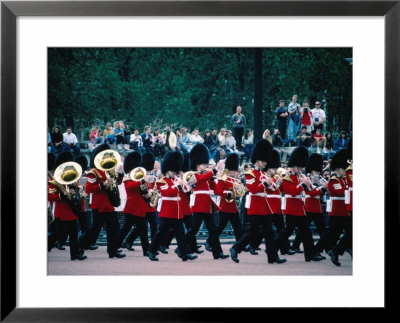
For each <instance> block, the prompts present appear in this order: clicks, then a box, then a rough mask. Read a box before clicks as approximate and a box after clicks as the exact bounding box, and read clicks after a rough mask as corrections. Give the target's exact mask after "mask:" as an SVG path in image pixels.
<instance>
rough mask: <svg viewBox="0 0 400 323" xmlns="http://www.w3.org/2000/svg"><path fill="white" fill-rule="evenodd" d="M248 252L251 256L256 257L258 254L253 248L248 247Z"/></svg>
mask: <svg viewBox="0 0 400 323" xmlns="http://www.w3.org/2000/svg"><path fill="white" fill-rule="evenodd" d="M249 252H250V253H251V254H252V255H258V252H257V251H256V250H255V249H254V248H253V247H250V248H249Z"/></svg>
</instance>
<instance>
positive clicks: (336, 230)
mask: <svg viewBox="0 0 400 323" xmlns="http://www.w3.org/2000/svg"><path fill="white" fill-rule="evenodd" d="M347 160H348V151H347V149H342V150H339V151H338V152H337V153H336V154H335V156H333V158H332V162H331V169H332V171H333V174H332V176H331V178H330V180H329V183H328V191H329V195H330V201H329V202H327V211H329V219H330V228H329V231H328V233H327V234H326V235H325V237H324V239H323V240H324V241H323V242H322V243H323V245H324V246H325V249H330V250H329V251H328V255H329V256H330V257H331V261H332V262H333V263H334V264H335V265H336V266H340V265H341V264H340V262H339V255H343V253H344V251H345V250H346V249H348V248H350V249H351V247H352V217H351V215H350V213H349V211H348V210H347V205H346V204H345V191H346V189H347V187H346V173H345V169H346V168H347V166H348V163H347ZM343 230H344V231H345V234H344V235H343V237H342V238H340V235H341V234H342V231H343Z"/></svg>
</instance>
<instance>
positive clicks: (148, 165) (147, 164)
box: [142, 153, 156, 172]
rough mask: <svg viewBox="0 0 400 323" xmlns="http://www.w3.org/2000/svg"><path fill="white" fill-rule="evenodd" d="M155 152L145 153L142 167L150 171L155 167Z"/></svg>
mask: <svg viewBox="0 0 400 323" xmlns="http://www.w3.org/2000/svg"><path fill="white" fill-rule="evenodd" d="M155 161H156V160H155V158H154V154H153V153H144V154H143V156H142V167H144V169H145V170H147V171H148V172H150V171H152V170H153V169H154V162H155Z"/></svg>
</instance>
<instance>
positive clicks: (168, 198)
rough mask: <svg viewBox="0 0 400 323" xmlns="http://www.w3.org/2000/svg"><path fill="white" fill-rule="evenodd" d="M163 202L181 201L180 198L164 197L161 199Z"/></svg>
mask: <svg viewBox="0 0 400 323" xmlns="http://www.w3.org/2000/svg"><path fill="white" fill-rule="evenodd" d="M161 199H162V200H163V201H180V200H181V198H180V197H162V198H161Z"/></svg>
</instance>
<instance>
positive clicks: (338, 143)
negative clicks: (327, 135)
mask: <svg viewBox="0 0 400 323" xmlns="http://www.w3.org/2000/svg"><path fill="white" fill-rule="evenodd" d="M348 143H349V140H348V139H347V135H346V133H345V132H344V131H341V132H340V135H339V137H338V138H337V139H336V140H335V142H334V144H333V150H334V151H335V152H337V151H339V150H341V149H344V148H347V144H348Z"/></svg>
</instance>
